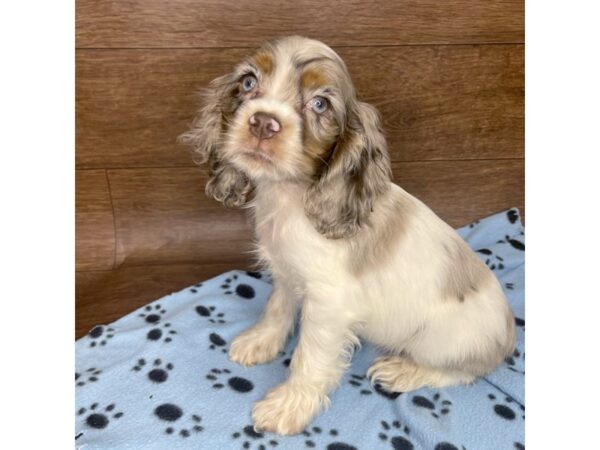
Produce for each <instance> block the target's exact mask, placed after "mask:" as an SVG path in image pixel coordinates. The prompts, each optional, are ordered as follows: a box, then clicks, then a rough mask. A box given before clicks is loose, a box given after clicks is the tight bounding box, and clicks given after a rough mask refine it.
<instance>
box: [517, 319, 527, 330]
mask: <svg viewBox="0 0 600 450" xmlns="http://www.w3.org/2000/svg"><path fill="white" fill-rule="evenodd" d="M515 325H516V326H518V327H521V328H523V331H525V319H520V318H519V317H515Z"/></svg>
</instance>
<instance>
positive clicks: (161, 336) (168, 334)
mask: <svg viewBox="0 0 600 450" xmlns="http://www.w3.org/2000/svg"><path fill="white" fill-rule="evenodd" d="M161 328H162V329H161ZM175 334H177V331H175V330H172V329H171V324H170V323H169V322H167V323H163V324H162V325H158V326H156V327H154V328H152V329H151V330H150V331H148V333H147V334H146V338H147V339H148V340H149V341H161V340H162V341H163V342H165V343H169V342H171V341H172V340H173V335H175Z"/></svg>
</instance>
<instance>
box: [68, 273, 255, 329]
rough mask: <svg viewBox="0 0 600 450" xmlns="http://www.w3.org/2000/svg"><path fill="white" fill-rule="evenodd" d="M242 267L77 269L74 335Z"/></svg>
mask: <svg viewBox="0 0 600 450" xmlns="http://www.w3.org/2000/svg"><path fill="white" fill-rule="evenodd" d="M244 268H246V266H244V264H243V263H228V264H180V265H159V266H141V267H139V266H138V267H121V268H119V269H116V270H100V271H80V272H77V273H76V277H75V280H76V289H75V295H76V303H75V311H76V318H75V323H76V329H75V334H76V337H77V338H80V337H82V336H83V335H85V334H86V333H87V332H88V331H89V330H90V329H92V328H93V327H94V326H95V325H99V324H106V323H110V322H112V321H114V320H116V319H118V318H120V317H122V316H124V315H125V314H128V313H130V312H131V311H133V310H135V309H137V308H139V307H140V306H142V305H145V304H146V303H149V302H151V301H153V300H156V299H158V298H160V297H162V296H164V295H167V294H170V293H171V292H176V291H178V290H181V289H183V288H185V287H187V286H190V285H193V284H196V283H198V282H200V281H204V280H206V279H208V278H212V277H214V276H216V275H218V274H220V273H223V272H226V271H228V270H232V269H244Z"/></svg>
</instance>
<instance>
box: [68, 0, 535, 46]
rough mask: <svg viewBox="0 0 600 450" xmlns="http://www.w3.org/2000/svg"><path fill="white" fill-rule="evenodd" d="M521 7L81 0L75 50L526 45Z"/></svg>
mask: <svg viewBox="0 0 600 450" xmlns="http://www.w3.org/2000/svg"><path fill="white" fill-rule="evenodd" d="M524 6H525V5H524V2H523V1H519V0H452V1H444V0H404V1H401V2H400V1H365V0H352V1H347V0H346V1H340V0H329V1H325V2H324V1H321V0H299V1H298V0H297V1H287V2H280V1H274V0H117V1H108V0H78V1H77V2H76V17H77V33H76V41H77V46H78V47H80V48H83V47H99V48H106V47H112V48H115V47H128V48H131V47H154V48H156V47H179V48H198V47H201V48H207V47H218V48H221V47H256V46H259V45H260V44H261V43H262V42H263V41H265V40H267V39H271V38H273V37H274V36H282V35H290V34H300V35H305V36H315V37H318V38H319V39H321V40H323V41H326V42H328V43H329V44H330V45H344V46H361V45H407V44H430V43H444V44H448V43H454V44H456V43H481V42H484V43H490V42H523V40H524V37H525V36H524Z"/></svg>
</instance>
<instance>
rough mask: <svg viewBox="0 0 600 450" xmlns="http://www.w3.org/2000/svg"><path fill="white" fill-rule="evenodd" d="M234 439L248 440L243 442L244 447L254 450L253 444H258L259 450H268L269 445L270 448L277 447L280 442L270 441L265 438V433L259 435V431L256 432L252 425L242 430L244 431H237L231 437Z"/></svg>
mask: <svg viewBox="0 0 600 450" xmlns="http://www.w3.org/2000/svg"><path fill="white" fill-rule="evenodd" d="M231 437H232V438H233V439H239V438H242V439H246V440H244V441H243V444H242V447H243V448H246V449H249V448H252V444H253V443H254V444H257V446H256V449H257V450H266V449H267V445H269V446H270V447H277V446H278V445H279V442H277V441H276V440H275V439H269V440H268V441H267V438H266V437H265V435H264V433H259V432H258V431H254V427H253V426H252V425H246V426H245V427H244V428H242V431H236V432H235V433H233V434H232V435H231Z"/></svg>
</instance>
